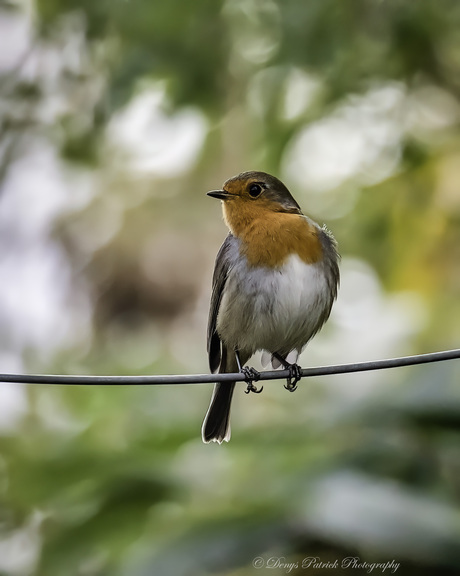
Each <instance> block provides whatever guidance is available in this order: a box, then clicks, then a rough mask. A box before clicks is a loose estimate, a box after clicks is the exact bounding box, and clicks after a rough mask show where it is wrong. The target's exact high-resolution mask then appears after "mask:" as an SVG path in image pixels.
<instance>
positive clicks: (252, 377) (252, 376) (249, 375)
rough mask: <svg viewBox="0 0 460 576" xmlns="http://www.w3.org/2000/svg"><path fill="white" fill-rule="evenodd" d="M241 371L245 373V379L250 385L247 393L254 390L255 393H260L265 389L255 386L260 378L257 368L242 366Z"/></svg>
mask: <svg viewBox="0 0 460 576" xmlns="http://www.w3.org/2000/svg"><path fill="white" fill-rule="evenodd" d="M241 372H242V373H243V374H244V376H245V381H246V383H247V385H248V387H247V388H246V390H245V391H244V392H245V394H249V392H254V394H260V393H261V392H262V390H263V389H264V387H263V386H261V387H260V388H257V386H254V381H256V382H257V380H260V372H258V371H257V370H256V369H255V368H248V367H247V366H245V367H244V368H242V369H241Z"/></svg>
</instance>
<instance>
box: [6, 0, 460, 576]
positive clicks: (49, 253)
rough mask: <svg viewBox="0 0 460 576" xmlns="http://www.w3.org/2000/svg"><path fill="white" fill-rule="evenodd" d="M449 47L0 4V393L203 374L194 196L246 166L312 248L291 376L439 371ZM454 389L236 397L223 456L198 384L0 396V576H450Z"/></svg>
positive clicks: (214, 225) (358, 12) (270, 9)
mask: <svg viewBox="0 0 460 576" xmlns="http://www.w3.org/2000/svg"><path fill="white" fill-rule="evenodd" d="M459 30H460V3H459V2H457V1H456V0H418V1H417V2H410V1H407V0H392V1H388V0H355V1H354V2H344V1H343V0H309V1H305V0H225V1H223V0H194V2H180V1H178V0H169V1H168V2H160V1H159V0H113V1H112V2H102V1H93V2H92V1H89V0H1V2H0V238H1V242H0V326H1V330H0V343H1V345H0V372H38V373H65V374H165V373H170V374H188V373H203V372H206V371H207V370H208V367H207V357H206V351H205V348H206V342H205V332H206V322H207V308H208V302H209V297H210V284H211V275H212V268H213V264H214V257H215V254H216V252H217V250H218V248H219V246H220V243H221V241H222V240H223V238H224V237H225V235H226V229H225V226H224V223H223V222H222V219H221V212H220V206H219V203H218V202H217V201H214V200H212V199H210V198H208V197H206V195H205V192H206V191H207V190H209V189H215V188H217V187H219V186H220V185H221V184H222V182H223V181H224V180H225V179H227V178H229V177H230V176H233V175H234V174H236V173H239V172H241V171H243V170H250V169H251V170H254V169H257V170H265V171H268V172H271V173H273V174H275V175H277V176H278V177H280V178H281V179H282V180H283V181H284V182H285V183H286V184H287V185H288V187H289V188H290V189H291V191H292V192H293V194H294V196H295V197H296V198H297V200H298V201H299V203H300V204H301V205H302V207H303V208H304V210H305V212H306V213H308V214H309V215H310V216H312V217H313V218H314V219H316V220H317V221H319V222H321V223H326V224H327V225H328V227H329V228H330V229H332V230H333V232H334V234H335V236H336V238H337V239H338V242H339V246H340V252H341V254H342V285H341V290H340V296H339V299H338V301H337V303H336V306H335V308H334V311H333V314H332V316H331V319H330V321H329V323H328V324H327V326H326V327H325V328H324V329H323V331H322V333H321V334H320V335H319V336H318V337H317V338H316V339H315V340H314V342H312V343H311V345H310V346H309V347H308V349H307V350H306V352H305V353H304V354H303V356H302V359H301V363H302V365H303V366H314V365H320V364H328V363H331V364H334V363H342V362H354V361H364V360H371V359H378V358H385V357H391V356H398V355H405V354H411V353H423V352H430V351H437V350H443V349H448V348H455V347H458V346H459V342H460V265H459V264H460V101H459V98H460V34H459ZM253 364H255V365H257V359H255V360H254V362H253ZM459 376H460V365H459V363H458V362H456V361H451V362H444V363H442V364H436V365H434V364H433V365H429V366H428V365H427V366H423V367H414V368H401V369H395V370H392V371H382V372H376V373H363V374H354V375H343V376H334V377H329V378H326V377H323V378H317V379H309V380H308V381H303V382H302V383H301V385H300V386H299V390H298V391H297V392H296V393H295V395H292V394H288V393H287V392H286V391H285V390H284V389H283V386H282V382H271V383H268V384H266V385H265V390H264V392H263V394H262V395H260V396H256V395H253V394H251V395H249V396H246V395H245V394H243V389H244V387H243V386H240V387H239V388H238V390H237V393H236V398H235V401H234V407H233V417H232V424H233V426H232V428H233V437H232V440H231V442H230V443H229V444H228V445H222V446H217V445H203V444H202V442H201V439H200V426H201V421H202V418H203V415H204V413H205V410H206V408H207V404H208V401H209V397H210V394H211V386H209V385H198V386H188V387H187V386H175V387H151V388H147V387H143V388H140V387H135V386H133V387H101V388H97V387H75V388H70V387H69V388H66V387H52V386H40V387H38V386H35V387H32V386H23V385H7V384H1V385H0V574H1V575H2V576H3V575H5V576H6V575H8V576H27V575H31V576H74V575H75V576H122V575H123V576H125V575H129V576H147V575H149V576H150V575H157V574H159V575H162V576H182V575H184V576H185V575H187V576H194V575H196V576H201V575H207V574H208V575H213V574H222V575H232V576H249V575H254V574H263V573H265V574H267V573H268V574H273V575H278V574H285V573H287V571H288V569H287V567H285V566H284V567H283V564H284V563H285V564H287V563H292V564H295V563H298V564H299V567H298V568H297V569H295V568H294V569H292V570H291V572H290V573H292V574H294V573H298V574H300V573H312V574H313V573H315V574H323V573H324V572H325V571H326V572H328V570H326V569H317V570H314V569H313V568H310V569H308V570H302V569H301V563H302V559H303V558H306V557H318V558H319V559H320V560H321V561H323V562H326V561H332V562H333V561H335V560H336V559H338V561H339V563H340V562H341V560H342V559H343V558H345V557H348V556H356V557H359V558H360V559H361V560H362V561H367V562H391V561H394V562H395V563H399V564H400V567H399V568H398V570H397V572H396V573H398V574H410V575H412V574H413V575H419V574H422V575H425V574H426V575H432V574H434V573H436V574H441V575H442V574H446V575H447V574H452V575H453V574H458V573H460V504H459V501H460V390H459ZM256 557H261V558H262V563H263V564H264V568H257V567H255V566H253V560H254V558H256ZM270 559H272V561H271V562H272V564H271V566H272V567H271V568H269V567H267V563H269V561H270ZM276 559H280V560H279V562H278V566H277V567H274V566H275V565H276ZM331 571H332V570H329V572H331ZM337 571H340V569H337V570H336V572H337ZM346 572H347V573H356V574H358V573H365V571H363V570H360V569H359V568H349V569H348V571H346ZM374 573H378V572H377V571H375V572H374ZM385 573H389V571H387V572H385Z"/></svg>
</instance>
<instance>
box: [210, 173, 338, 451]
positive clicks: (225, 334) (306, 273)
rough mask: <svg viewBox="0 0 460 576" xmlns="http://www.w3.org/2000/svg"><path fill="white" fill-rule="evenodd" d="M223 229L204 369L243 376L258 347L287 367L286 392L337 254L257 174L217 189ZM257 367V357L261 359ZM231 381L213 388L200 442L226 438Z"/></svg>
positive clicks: (329, 300) (326, 296) (322, 231)
mask: <svg viewBox="0 0 460 576" xmlns="http://www.w3.org/2000/svg"><path fill="white" fill-rule="evenodd" d="M208 196H212V197H213V198H218V199H219V200H222V208H223V215H224V220H225V223H226V224H227V226H228V228H229V230H230V232H229V234H228V236H227V238H226V239H225V241H224V243H223V244H222V246H221V248H220V250H219V252H218V254H217V258H216V263H215V268H214V275H213V282H212V296H211V306H210V311H209V322H208V356H209V366H210V369H211V372H219V373H223V372H238V371H242V372H244V373H245V375H246V376H247V381H248V390H247V391H248V392H249V391H253V392H259V391H261V390H257V388H256V387H255V386H254V384H253V383H252V380H254V379H256V377H257V372H256V371H255V370H254V369H248V368H245V367H244V364H245V363H246V362H247V361H248V360H249V358H250V357H251V356H252V355H253V354H254V353H255V352H256V351H258V350H262V351H264V356H265V359H267V356H268V358H269V359H271V360H272V364H273V366H274V367H277V366H281V365H283V366H284V367H285V368H289V369H290V372H291V378H290V379H288V386H287V389H288V390H291V391H293V390H295V388H296V383H297V381H298V380H299V378H300V368H299V366H298V365H297V364H296V361H297V357H298V355H299V353H300V352H301V351H302V349H303V348H304V347H305V345H306V344H307V342H308V341H309V340H310V339H311V338H312V337H313V336H314V335H315V334H316V333H317V332H318V330H319V329H320V328H321V326H322V325H323V324H324V322H326V320H327V319H328V317H329V314H330V312H331V308H332V304H333V302H334V300H335V298H336V296H337V287H338V283H339V267H338V261H339V255H338V253H337V248H336V246H337V244H336V241H335V239H334V237H333V236H332V234H331V233H330V232H329V231H328V230H327V229H326V228H324V227H323V228H321V227H320V226H319V225H318V224H317V223H316V222H314V221H313V220H311V219H310V218H308V216H305V215H304V214H302V211H301V209H300V206H299V205H298V204H297V202H296V201H295V200H294V198H293V197H292V196H291V194H290V192H289V190H288V189H287V188H286V186H285V185H284V184H283V183H282V182H281V181H280V180H278V179H277V178H275V177H274V176H270V175H269V174H266V173H265V172H243V173H242V174H239V175H238V176H234V177H233V178H230V179H229V180H227V181H226V182H225V183H224V185H223V188H222V190H213V191H211V192H208ZM263 362H264V358H263ZM234 388H235V383H234V382H230V383H228V382H223V383H217V384H215V386H214V392H213V395H212V398H211V404H210V406H209V409H208V411H207V413H206V417H205V419H204V422H203V427H202V437H203V441H204V442H206V443H207V442H212V441H213V442H218V443H219V444H221V443H222V442H223V441H224V440H225V441H227V442H228V440H229V439H230V407H231V401H232V396H233V391H234Z"/></svg>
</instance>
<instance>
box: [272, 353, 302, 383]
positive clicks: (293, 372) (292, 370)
mask: <svg viewBox="0 0 460 576" xmlns="http://www.w3.org/2000/svg"><path fill="white" fill-rule="evenodd" d="M272 356H273V357H274V358H276V359H277V360H278V361H279V362H281V364H282V365H283V366H284V368H286V370H289V376H288V379H287V384H285V385H284V387H285V388H286V390H289V392H295V390H297V382H298V381H299V380H300V379H301V378H302V368H301V367H300V366H299V365H298V364H295V363H294V364H290V363H289V362H287V361H286V360H285V359H284V358H283V357H282V356H281V354H278V352H273V354H272Z"/></svg>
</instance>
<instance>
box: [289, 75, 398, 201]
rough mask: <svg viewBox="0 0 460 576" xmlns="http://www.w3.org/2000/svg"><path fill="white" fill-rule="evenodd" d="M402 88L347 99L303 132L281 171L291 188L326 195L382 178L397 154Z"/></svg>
mask: <svg viewBox="0 0 460 576" xmlns="http://www.w3.org/2000/svg"><path fill="white" fill-rule="evenodd" d="M404 98H405V92H404V88H403V87H402V86H401V85H399V84H392V85H386V86H382V87H379V88H375V89H373V90H371V91H369V92H368V93H367V94H365V95H364V96H352V97H350V98H349V99H348V100H347V102H346V103H345V104H343V105H341V106H339V107H338V108H337V109H336V110H335V112H333V113H332V114H331V115H330V116H326V117H325V118H322V119H320V120H318V121H317V122H314V123H312V124H309V125H307V126H305V127H303V128H302V129H301V130H300V131H299V132H298V133H297V135H296V136H294V138H293V140H292V141H291V142H290V144H289V146H288V147H287V150H286V153H285V157H284V166H283V168H284V171H285V172H286V173H287V175H288V179H289V180H290V181H293V182H294V183H295V185H296V186H297V187H299V188H300V189H304V190H310V191H313V192H325V191H329V190H332V189H334V188H336V187H338V186H340V185H342V184H343V183H345V182H346V181H347V180H349V179H351V178H357V179H358V180H360V181H361V182H362V183H365V184H371V183H375V182H379V181H381V180H383V179H385V178H388V177H389V176H390V175H391V174H392V173H393V172H394V171H395V169H396V167H397V165H398V162H399V158H400V153H401V137H402V135H403V131H404V126H403V124H402V122H401V117H402V114H403V103H404Z"/></svg>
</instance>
